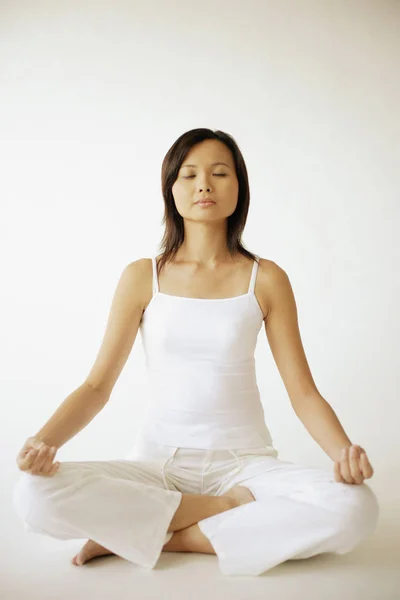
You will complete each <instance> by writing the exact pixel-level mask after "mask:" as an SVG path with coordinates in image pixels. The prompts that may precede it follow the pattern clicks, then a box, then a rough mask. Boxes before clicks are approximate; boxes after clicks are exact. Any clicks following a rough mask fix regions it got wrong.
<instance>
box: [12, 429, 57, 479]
mask: <svg viewBox="0 0 400 600" xmlns="http://www.w3.org/2000/svg"><path fill="white" fill-rule="evenodd" d="M56 453H57V448H56V447H55V446H52V447H51V446H49V445H48V444H46V443H45V442H43V441H42V440H39V439H38V438H36V437H35V436H32V437H29V438H28V439H27V440H26V442H25V444H24V445H23V447H22V448H21V450H20V452H19V454H18V456H17V465H18V468H19V469H20V470H21V471H27V472H28V473H31V474H32V475H43V476H45V477H52V476H53V475H55V473H57V471H58V468H59V466H60V463H59V462H56V463H54V464H53V460H54V458H55V455H56Z"/></svg>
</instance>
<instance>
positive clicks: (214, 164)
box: [181, 162, 231, 169]
mask: <svg viewBox="0 0 400 600" xmlns="http://www.w3.org/2000/svg"><path fill="white" fill-rule="evenodd" d="M216 165H225V167H228V169H230V168H231V167H230V166H229V165H227V164H226V163H224V162H214V163H211V166H212V167H215V166H216ZM196 166H197V165H182V166H181V169H183V167H196Z"/></svg>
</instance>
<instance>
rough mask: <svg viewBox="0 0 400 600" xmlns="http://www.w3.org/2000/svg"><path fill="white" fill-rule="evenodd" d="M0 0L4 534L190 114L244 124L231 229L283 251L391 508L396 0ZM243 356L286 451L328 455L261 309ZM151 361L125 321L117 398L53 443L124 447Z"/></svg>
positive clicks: (313, 336) (84, 366) (316, 350)
mask: <svg viewBox="0 0 400 600" xmlns="http://www.w3.org/2000/svg"><path fill="white" fill-rule="evenodd" d="M0 13H1V18H0V137H1V142H0V164H1V177H0V197H1V215H2V224H1V235H0V257H1V312H0V329H1V342H0V361H1V390H0V391H1V404H0V410H1V413H0V418H1V420H0V427H1V431H0V439H1V452H0V461H1V470H2V471H1V472H2V486H1V496H2V508H1V510H2V520H3V522H5V521H6V520H7V523H8V525H9V527H10V528H11V529H10V530H9V534H10V540H12V539H13V540H14V539H19V538H18V536H17V538H15V536H16V531H17V529H19V528H20V523H19V522H18V521H17V517H15V516H14V514H13V510H12V506H11V494H12V488H13V486H14V484H15V482H16V481H17V478H18V476H19V472H18V470H17V467H16V465H15V457H16V455H17V453H18V451H19V449H20V447H21V446H22V444H23V443H24V441H25V439H26V438H27V437H28V436H30V435H33V434H34V433H35V432H36V431H37V430H38V429H39V428H40V427H41V426H42V425H43V424H44V422H45V421H46V420H47V419H48V418H49V417H50V415H51V414H52V413H53V412H54V410H55V409H56V408H57V406H58V405H59V404H60V403H61V402H62V401H63V400H64V398H65V397H66V396H67V395H68V394H70V393H71V392H72V391H73V390H74V389H75V388H76V387H78V386H79V385H80V384H81V383H82V382H83V381H84V379H85V378H86V376H87V374H88V373H89V371H90V369H91V366H92V364H93V362H94V359H95V356H96V354H97V351H98V349H99V346H100V343H101V340H102V337H103V334H104V329H105V325H106V321H107V318H108V311H109V308H110V304H111V299H112V296H113V293H114V290H115V287H116V284H117V281H118V279H119V277H120V274H121V272H122V270H123V269H124V267H125V266H126V265H127V264H128V263H129V262H131V261H133V260H137V259H138V258H141V257H150V256H151V255H154V254H157V253H158V252H159V247H158V244H159V242H160V241H161V237H162V233H163V230H162V227H161V218H162V215H163V199H162V195H161V162H162V159H163V157H164V155H165V153H166V152H167V150H168V149H169V148H170V146H171V145H172V143H173V142H174V141H175V140H176V138H177V137H179V136H180V135H181V134H182V133H183V132H185V131H187V130H189V129H192V128H196V127H209V128H211V129H221V130H223V131H226V132H228V133H230V134H231V135H233V137H234V138H235V139H236V141H237V143H238V144H239V147H240V149H241V151H242V152H243V155H244V158H245V161H246V164H247V168H248V172H249V179H250V190H251V204H250V211H249V217H248V221H247V225H246V229H245V233H244V237H243V241H244V244H245V245H246V247H247V248H248V249H249V250H251V251H252V252H255V253H256V254H259V255H260V256H262V257H264V258H268V259H271V260H273V261H275V262H277V263H278V264H279V265H280V266H281V267H283V268H284V269H285V270H286V272H287V273H288V275H289V277H290V280H291V283H292V286H293V289H294V293H295V297H296V300H297V307H298V314H299V323H300V330H301V335H302V339H303V343H304V347H305V350H306V354H307V357H308V360H309V364H310V367H311V371H312V373H313V376H314V379H315V381H316V384H317V387H318V389H319V391H320V392H321V394H322V395H323V396H324V398H325V399H326V400H327V401H328V402H329V403H330V404H331V405H332V407H333V408H334V410H335V411H336V413H337V414H338V416H339V418H340V420H341V422H342V424H343V426H344V428H345V430H346V432H347V434H348V435H349V437H350V439H351V440H352V442H353V443H358V444H360V445H362V446H363V447H364V448H365V449H366V450H367V452H368V455H369V457H370V460H371V463H372V464H373V466H374V468H375V475H374V477H373V478H372V479H371V480H370V485H371V487H372V488H373V489H374V490H375V491H376V493H377V494H378V495H379V497H380V500H381V505H382V508H383V518H385V515H386V516H387V518H394V517H393V514H394V513H393V512H392V511H393V510H394V509H395V506H396V504H397V502H398V500H399V486H398V483H397V481H396V476H395V470H396V469H397V470H398V464H399V461H398V457H399V450H400V443H399V437H400V436H399V421H400V408H399V405H400V402H399V386H398V384H399V375H398V374H399V369H400V360H399V356H400V354H399V335H400V325H399V296H400V294H399V291H400V290H399V287H400V286H399V276H398V265H399V259H400V245H399V242H398V238H397V236H398V231H399V217H400V208H399V202H400V201H399V183H400V181H399V167H400V164H399V163H400V158H399V157H400V151H399V141H400V84H399V81H400V80H399V74H398V73H399V71H398V68H399V50H400V3H399V2H396V1H363V2H362V1H347V0H346V1H345V0H337V1H318V0H314V1H312V0H310V1H300V2H290V1H287V0H284V1H280V2H274V1H262V0H259V1H258V2H257V1H255V0H247V1H246V2H241V1H231V0H230V1H215V0H213V1H209V0H202V1H201V2H199V3H197V2H196V3H194V4H192V3H190V2H186V1H183V0H178V1H175V2H173V3H169V2H165V3H164V2H161V1H160V2H145V3H142V2H136V1H131V2H127V1H126V2H122V1H120V2H104V1H96V2H94V1H93V2H90V1H85V2H71V1H69V2H57V1H56V2H50V1H47V2H38V1H32V2H11V1H8V2H7V1H3V2H0ZM256 360H257V377H258V382H259V387H260V392H261V397H262V402H263V405H264V409H265V414H266V421H267V424H268V426H269V428H270V431H271V433H272V436H273V439H274V444H275V446H276V447H277V449H278V450H279V452H280V458H283V459H285V460H293V461H296V462H301V463H304V464H310V465H317V466H318V465H319V466H324V467H328V468H330V465H331V460H330V459H329V457H327V456H326V455H325V454H324V453H323V451H322V450H321V449H320V448H319V446H318V445H317V444H316V443H315V442H314V441H313V440H312V438H311V437H310V435H309V434H308V433H307V431H306V430H305V429H304V427H303V425H302V424H301V422H300V421H299V420H298V418H297V417H296V415H295V413H294V412H293V410H292V408H291V406H290V402H289V399H288V396H287V393H286V391H285V389H284V386H283V382H282V381H281V379H280V376H279V373H278V371H277V368H276V365H275V363H274V361H273V358H272V355H271V352H270V350H269V346H268V342H267V339H266V336H265V333H264V329H263V328H262V330H261V331H260V335H259V343H258V346H257V351H256ZM144 369H145V363H144V356H143V351H142V347H141V340H140V335H138V336H137V339H136V342H135V345H134V347H133V350H132V353H131V355H130V357H129V359H128V362H127V364H126V366H125V368H124V370H123V372H122V374H121V376H120V378H119V380H118V382H117V384H116V386H115V388H114V391H113V394H112V396H111V399H110V401H109V403H108V405H107V406H106V407H105V408H104V410H103V411H102V412H101V413H100V414H99V415H98V416H97V417H96V418H95V419H94V420H93V421H92V423H91V424H90V425H88V426H87V428H86V429H84V430H83V431H82V432H81V433H79V434H78V435H77V436H76V437H75V438H73V439H72V440H71V441H70V442H68V443H67V444H66V445H65V446H64V447H63V448H61V450H60V451H59V453H58V456H57V458H58V460H61V461H62V460H103V459H104V460H106V459H113V458H120V457H123V456H124V455H125V454H126V453H127V452H128V451H129V449H130V447H131V446H132V444H133V442H134V439H135V434H136V431H137V427H138V424H139V419H140V416H141V414H142V411H143V410H144V407H145V403H146V394H145V388H144V384H145V371H144ZM332 467H333V465H332ZM388 515H389V516H388ZM390 515H391V516H390ZM23 535H26V534H23ZM21 539H24V540H25V538H21ZM10 543H11V541H10ZM16 543H17V542H15V541H14V544H16ZM21 543H22V542H21ZM8 547H9V546H8ZM7 553H8V551H7Z"/></svg>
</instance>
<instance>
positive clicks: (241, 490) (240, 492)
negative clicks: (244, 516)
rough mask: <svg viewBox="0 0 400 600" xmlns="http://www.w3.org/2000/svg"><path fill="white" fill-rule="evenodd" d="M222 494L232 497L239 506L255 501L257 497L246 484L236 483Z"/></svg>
mask: <svg viewBox="0 0 400 600" xmlns="http://www.w3.org/2000/svg"><path fill="white" fill-rule="evenodd" d="M221 496H225V497H227V498H232V499H233V500H234V501H235V502H236V503H237V506H241V505H242V504H247V502H254V501H255V498H254V496H253V494H252V493H251V491H250V490H249V488H247V487H245V486H244V485H235V486H234V487H232V488H231V489H230V490H228V491H227V492H225V494H221Z"/></svg>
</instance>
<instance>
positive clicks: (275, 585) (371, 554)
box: [0, 475, 400, 600]
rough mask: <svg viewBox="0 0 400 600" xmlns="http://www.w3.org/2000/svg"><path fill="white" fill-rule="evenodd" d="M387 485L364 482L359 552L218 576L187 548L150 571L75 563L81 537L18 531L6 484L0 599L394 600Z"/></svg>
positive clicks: (396, 558) (394, 518) (395, 537)
mask: <svg viewBox="0 0 400 600" xmlns="http://www.w3.org/2000/svg"><path fill="white" fill-rule="evenodd" d="M394 477H395V475H394ZM3 481H4V480H3ZM390 485H391V484H390V481H387V482H386V483H385V482H383V481H382V480H380V481H378V480H376V481H375V482H374V486H371V487H373V489H374V491H375V492H376V493H378V494H379V499H380V503H381V518H380V523H379V526H378V529H377V530H376V532H375V533H374V534H373V536H372V537H371V538H370V539H369V540H367V541H366V542H364V543H363V544H362V545H361V546H359V548H358V549H356V550H355V551H353V552H352V553H350V554H346V555H342V556H339V555H333V554H325V555H320V556H317V557H314V558H311V559H306V560H301V561H288V562H286V563H284V564H282V565H279V566H278V567H276V568H274V569H272V570H270V571H268V572H267V573H264V574H263V575H262V576H259V577H228V576H225V575H222V573H221V572H220V571H219V568H218V560H217V557H216V556H211V555H202V554H190V553H163V554H162V555H161V558H160V560H159V562H158V564H157V566H156V568H155V569H153V570H145V569H142V568H141V567H138V566H136V565H134V564H132V563H129V562H128V561H125V560H123V559H121V558H119V557H114V556H113V557H104V558H98V559H95V560H93V561H92V562H90V563H88V564H87V565H85V566H83V567H75V566H74V565H72V564H71V563H70V560H71V558H72V556H73V555H74V554H75V553H76V552H77V551H78V550H79V548H80V547H81V545H82V542H81V541H80V540H71V541H59V540H53V539H50V538H47V537H44V536H41V535H37V534H32V533H27V532H25V530H24V529H23V526H22V523H20V521H19V519H18V517H16V516H14V514H13V511H12V507H11V504H10V499H11V489H10V488H9V486H7V489H6V490H5V489H4V488H3V490H2V494H3V497H2V506H1V514H2V519H1V521H2V524H1V541H2V543H1V555H0V559H1V571H0V573H1V575H0V598H1V600H33V599H36V598H37V599H39V598H40V599H41V600H63V599H64V598H65V599H67V598H68V599H72V598H73V599H74V600H80V599H85V600H86V599H89V600H91V599H92V598H96V600H98V599H103V598H104V599H105V598H107V599H111V600H125V599H126V600H128V598H129V600H132V599H135V600H147V599H150V598H151V599H156V598H163V599H164V598H165V599H168V600H169V599H170V598H171V599H172V598H174V599H176V600H181V599H182V600H183V599H185V600H187V599H188V598H189V600H200V599H201V600H214V599H217V598H218V599H220V598H221V599H228V598H229V600H238V599H240V600H257V599H260V600H261V599H263V600H267V599H268V600H270V599H273V600H277V599H281V598H282V599H284V600H291V599H292V598H293V599H296V600H299V599H303V598H307V599H313V598H315V599H318V600H328V599H335V600H337V599H339V600H345V599H346V600H347V599H350V600H389V599H390V600H399V599H400V506H399V502H398V498H397V494H395V493H389V490H390ZM396 485H397V484H396Z"/></svg>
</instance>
